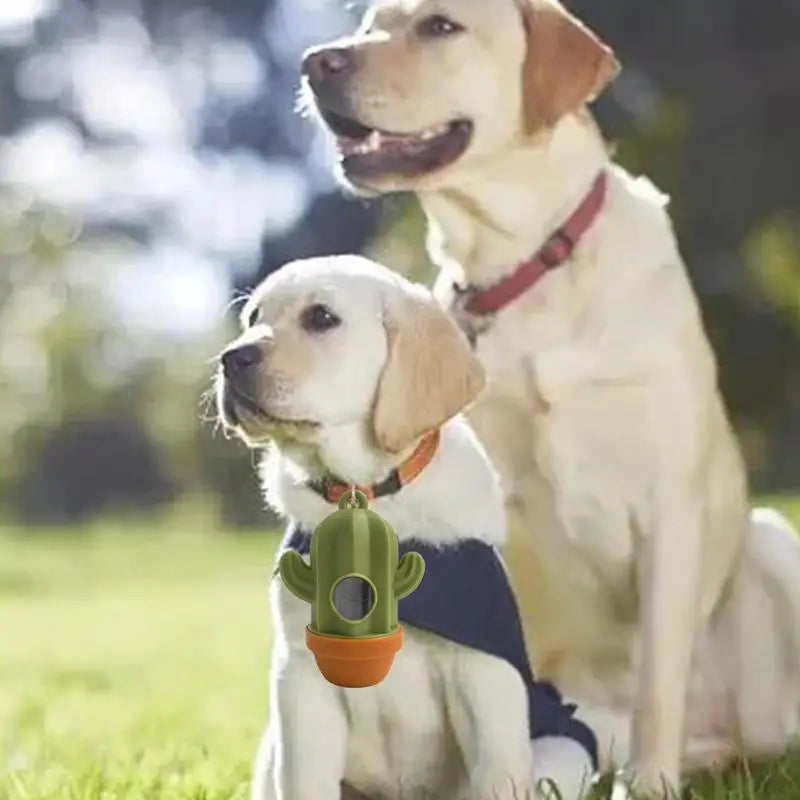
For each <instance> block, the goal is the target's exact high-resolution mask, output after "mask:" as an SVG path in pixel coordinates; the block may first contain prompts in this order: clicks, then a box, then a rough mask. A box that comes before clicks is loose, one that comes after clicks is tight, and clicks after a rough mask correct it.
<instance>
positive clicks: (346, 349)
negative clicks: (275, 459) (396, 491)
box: [217, 256, 485, 453]
mask: <svg viewBox="0 0 800 800" xmlns="http://www.w3.org/2000/svg"><path fill="white" fill-rule="evenodd" d="M242 328H243V331H242V334H241V336H239V337H238V338H237V339H236V340H235V341H233V342H231V343H230V345H229V346H228V347H227V348H226V350H225V351H224V352H223V354H222V356H221V357H220V366H219V371H218V378H217V386H218V391H217V402H218V407H219V411H220V416H221V417H222V420H223V422H224V423H225V425H226V426H228V427H229V428H232V429H234V430H235V431H236V432H237V433H238V434H239V435H240V436H241V437H242V438H243V439H244V440H245V441H246V442H247V443H248V444H250V445H253V446H257V445H260V444H264V443H266V442H267V441H268V440H274V441H275V442H276V444H278V445H279V446H281V445H290V444H291V443H302V444H306V445H309V444H310V445H313V444H314V443H315V442H317V441H320V440H321V439H322V438H324V435H325V432H326V430H327V429H330V428H333V427H336V426H343V425H352V424H353V423H363V429H364V430H366V431H367V432H368V434H369V436H370V439H371V441H372V442H373V443H374V444H375V446H376V447H377V448H379V449H381V450H383V451H388V452H393V453H394V452H401V451H402V450H404V449H405V448H407V447H409V446H410V445H411V444H413V443H414V441H415V440H416V439H417V438H418V437H419V436H421V435H422V434H423V433H425V432H426V431H428V430H430V429H432V428H435V427H437V426H439V425H441V424H442V423H443V422H445V421H446V420H448V419H449V418H450V417H452V416H454V415H455V414H457V413H458V412H459V411H461V410H462V409H463V408H464V407H465V406H467V405H468V404H469V403H471V402H472V401H473V400H474V399H475V397H476V396H477V394H478V393H479V392H480V390H481V389H482V387H483V385H484V380H485V378H484V372H483V369H482V368H481V366H480V364H479V362H478V361H477V360H476V359H475V357H474V356H473V355H472V354H471V352H470V351H469V348H468V346H467V344H466V342H465V340H464V337H463V335H462V334H461V332H460V331H459V330H458V328H457V327H456V325H455V324H454V323H453V322H452V321H451V320H450V318H449V317H448V316H447V314H445V312H444V311H443V310H441V309H440V308H439V306H438V305H437V304H436V303H435V301H434V300H433V298H432V296H431V294H430V293H429V292H428V290H427V289H425V288H423V287H421V286H415V285H413V284H411V283H409V282H408V281H406V280H405V279H403V278H401V277H399V276H398V275H395V274H394V273H392V272H390V271H389V270H387V269H385V268H383V267H380V266H378V265H377V264H373V263H372V262H370V261H367V260H366V259H363V258H360V257H356V256H342V257H331V258H322V259H311V260H308V261H299V262H295V263H292V264H289V265H287V266H285V267H283V268H282V269H280V270H278V272H276V273H274V274H273V275H272V276H270V277H269V278H267V280H266V281H265V282H264V283H263V284H262V285H261V286H260V287H259V288H258V289H257V290H256V291H255V292H254V293H253V295H252V296H251V297H250V299H249V301H248V302H247V304H246V305H245V307H244V309H243V312H242Z"/></svg>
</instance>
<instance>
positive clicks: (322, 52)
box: [303, 47, 355, 86]
mask: <svg viewBox="0 0 800 800" xmlns="http://www.w3.org/2000/svg"><path fill="white" fill-rule="evenodd" d="M354 69H355V55H354V53H353V51H352V49H349V48H343V47H330V48H322V49H317V50H311V51H310V52H309V53H307V54H306V56H305V58H304V59H303V74H304V75H306V76H307V77H308V79H309V80H310V81H311V84H312V86H315V85H319V84H321V83H325V82H326V81H328V80H331V79H341V78H345V77H347V76H348V75H350V73H351V72H353V70H354Z"/></svg>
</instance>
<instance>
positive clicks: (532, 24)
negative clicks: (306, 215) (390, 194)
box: [303, 0, 618, 191]
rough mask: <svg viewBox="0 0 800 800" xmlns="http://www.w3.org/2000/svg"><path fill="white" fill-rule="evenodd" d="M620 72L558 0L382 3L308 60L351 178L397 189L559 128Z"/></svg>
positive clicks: (307, 74)
mask: <svg viewBox="0 0 800 800" xmlns="http://www.w3.org/2000/svg"><path fill="white" fill-rule="evenodd" d="M617 68H618V65H617V61H616V59H615V58H614V55H613V53H612V52H611V50H610V49H609V48H608V47H607V46H606V45H604V44H603V43H602V42H601V41H600V40H599V39H598V38H597V37H596V36H595V35H594V34H593V33H592V32H591V31H590V30H588V29H587V28H586V27H585V26H584V25H582V24H581V23H580V22H579V21H578V20H577V19H576V18H575V17H574V16H572V15H571V14H570V13H568V12H567V11H566V10H565V9H564V8H563V7H562V6H561V5H559V3H558V2H557V1H556V0H492V1H491V2H488V0H378V2H376V4H375V5H374V6H373V7H372V9H371V10H370V11H369V12H368V13H367V15H366V17H365V19H364V21H363V23H362V26H361V28H360V29H359V31H358V32H357V33H356V34H355V35H354V36H353V37H351V38H348V39H342V40H339V41H336V42H332V43H330V44H327V45H323V46H320V47H316V48H314V49H312V50H310V51H309V52H308V53H307V54H306V56H305V58H304V61H303V76H304V84H305V87H306V91H307V92H308V93H309V94H310V95H311V96H312V97H313V100H314V103H315V105H316V108H317V110H318V111H319V114H320V116H321V117H322V119H323V121H324V122H325V124H326V125H327V127H328V128H329V129H330V130H331V131H332V133H333V134H334V136H335V137H336V141H337V145H338V149H339V152H340V154H341V161H340V163H341V171H342V173H343V177H344V178H345V179H346V180H347V181H349V182H350V183H351V184H352V185H353V186H355V187H356V188H360V189H364V190H368V191H392V190H398V189H410V190H424V189H431V188H437V187H439V186H441V185H446V182H447V179H448V177H453V176H454V174H455V173H457V171H458V170H459V168H465V167H468V166H469V164H470V163H475V162H476V161H478V160H480V159H482V158H485V157H486V156H489V155H492V154H493V153H496V152H498V151H499V150H500V149H502V148H507V147H508V146H509V144H510V143H513V142H515V141H518V140H519V139H520V137H527V136H531V135H534V134H536V133H538V132H540V131H542V130H546V129H548V128H551V127H552V126H553V125H554V124H555V123H556V122H557V121H558V120H559V119H560V118H561V117H563V116H564V115H565V114H568V113H570V112H572V111H576V110H578V109H579V108H580V107H581V106H582V105H583V104H585V103H586V102H588V101H589V100H591V99H592V98H594V97H595V96H596V95H597V94H598V93H599V92H600V91H601V90H602V89H603V87H604V86H605V85H606V84H607V83H608V82H609V81H610V80H611V79H612V78H613V77H614V75H615V74H616V71H617Z"/></svg>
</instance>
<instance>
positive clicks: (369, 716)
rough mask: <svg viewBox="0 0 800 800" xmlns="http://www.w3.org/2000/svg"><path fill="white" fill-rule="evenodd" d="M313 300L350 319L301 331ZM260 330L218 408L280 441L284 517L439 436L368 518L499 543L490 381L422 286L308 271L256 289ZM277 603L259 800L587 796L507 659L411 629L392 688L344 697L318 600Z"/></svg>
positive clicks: (305, 517) (340, 269)
mask: <svg viewBox="0 0 800 800" xmlns="http://www.w3.org/2000/svg"><path fill="white" fill-rule="evenodd" d="M314 304H324V305H325V306H326V307H327V308H329V309H331V310H332V311H333V313H335V315H336V316H337V317H338V319H339V320H340V324H339V325H338V326H336V327H334V328H333V329H331V330H329V331H328V332H325V333H322V332H316V333H315V332H309V331H307V330H305V329H304V327H303V325H302V323H301V320H302V318H303V309H306V308H308V307H310V306H312V305H314ZM248 319H249V320H250V321H251V323H253V324H249V325H248V324H246V323H245V330H244V332H243V333H242V335H241V337H240V338H239V339H237V340H236V341H235V342H233V343H232V345H231V346H230V348H229V350H230V352H233V351H235V350H236V349H237V348H241V347H243V346H247V345H254V346H256V347H257V348H258V350H259V352H260V363H252V364H251V365H250V367H249V368H247V369H244V370H243V371H242V372H241V373H236V374H235V375H230V374H228V375H227V377H226V375H225V374H224V371H223V370H221V372H220V376H219V395H218V398H219V406H220V409H221V412H222V415H223V419H224V420H225V422H226V423H227V425H228V426H229V427H231V428H234V429H235V430H236V431H237V432H238V433H239V434H240V435H241V436H242V437H243V438H244V439H245V440H246V441H247V442H248V443H249V444H251V445H252V446H254V447H258V446H261V445H264V444H266V443H267V442H272V449H271V451H270V453H269V456H268V458H267V459H266V461H265V463H264V467H263V479H264V487H265V490H266V493H267V497H268V500H269V502H270V504H271V505H272V506H273V507H274V508H275V509H277V510H278V511H280V512H282V513H284V514H286V515H287V516H289V517H290V518H292V519H294V520H296V521H298V522H299V523H301V524H302V526H303V527H305V528H306V529H308V530H311V529H313V528H314V527H315V526H316V525H317V524H318V523H319V522H320V521H321V520H322V519H323V518H324V517H326V516H327V515H328V514H330V513H332V511H333V510H334V509H335V507H333V506H331V505H330V504H329V503H327V502H326V501H324V500H323V499H322V498H321V497H320V496H319V495H318V494H316V493H315V492H314V491H312V490H311V489H310V488H309V487H308V485H307V483H306V481H307V480H308V479H310V478H315V477H319V476H320V475H321V474H322V473H324V472H325V471H329V472H331V473H333V474H336V475H338V476H340V477H341V478H343V479H345V480H349V481H352V482H354V483H357V484H360V485H368V484H370V483H372V482H374V481H376V480H379V479H382V478H383V477H385V475H386V474H387V473H388V471H389V470H390V469H391V468H392V467H393V466H395V465H396V464H398V463H399V462H400V461H401V460H402V459H403V458H404V457H406V455H407V454H408V453H409V452H410V450H411V449H413V447H414V444H415V442H416V440H417V439H418V437H419V436H420V434H422V433H423V432H425V431H426V430H428V429H429V428H431V427H433V426H439V425H442V428H441V444H440V447H439V450H438V451H437V453H436V455H435V457H434V459H433V461H432V462H431V464H430V465H429V466H428V467H427V468H426V469H425V470H424V471H423V472H422V474H421V475H420V476H419V477H418V478H417V479H416V480H414V481H413V482H412V483H410V484H408V485H407V486H405V487H404V488H403V489H402V490H401V491H400V492H398V493H397V494H395V495H392V496H388V497H384V498H380V499H378V500H376V501H374V502H373V503H372V504H371V507H372V508H373V509H374V510H375V511H377V512H378V513H379V514H380V515H381V516H383V517H384V518H385V519H386V520H387V521H388V522H389V523H390V524H391V525H392V527H393V528H394V530H395V532H396V533H397V535H398V537H399V538H400V539H401V540H403V539H408V538H415V539H417V540H423V541H430V542H435V543H440V544H443V545H454V544H457V543H458V541H459V540H461V539H464V538H469V537H472V538H479V539H482V540H485V541H488V542H491V543H496V544H500V543H502V541H503V540H504V537H505V513H504V508H503V497H502V492H501V490H500V486H499V480H498V478H497V475H496V473H495V471H494V469H493V467H492V466H491V464H490V462H489V460H488V458H487V456H486V454H485V452H484V450H483V448H482V446H481V445H480V444H479V442H478V440H477V438H476V437H475V435H474V433H473V431H472V430H471V428H470V427H469V426H468V425H467V423H466V422H465V421H464V419H463V418H462V417H461V416H457V415H458V413H459V412H460V411H461V409H462V408H463V407H464V406H466V405H467V404H468V403H470V402H471V401H472V400H473V399H474V398H475V397H476V395H477V394H478V392H479V391H480V390H481V389H482V387H483V385H484V372H483V369H482V367H481V366H480V363H479V362H478V361H477V359H475V358H474V357H473V356H472V355H471V354H470V352H469V350H468V348H467V346H466V344H465V342H464V341H463V337H462V336H461V334H460V332H459V331H458V328H457V327H456V325H455V324H454V323H453V322H452V321H451V320H450V318H449V317H448V316H447V314H446V313H445V312H444V311H443V310H441V308H440V307H439V306H438V305H437V303H436V302H435V300H434V299H433V297H432V295H431V294H430V292H429V291H428V290H427V289H424V288H423V287H419V286H413V285H412V284H410V283H408V282H407V281H405V280H404V279H402V278H400V277H399V276H397V275H395V274H393V273H391V272H389V270H386V269H383V268H379V267H378V266H377V265H374V264H372V263H370V262H367V261H365V260H364V259H360V258H358V257H355V256H354V257H340V258H330V259H320V260H312V261H307V262H297V263H295V264H292V265H289V266H286V267H284V268H282V269H281V270H279V271H278V272H277V273H275V274H273V275H272V276H271V277H270V278H268V279H267V280H266V282H265V283H264V284H263V285H262V286H261V287H260V288H259V289H257V290H256V291H255V292H254V294H253V296H252V297H251V298H250V300H249V301H248V303H247V306H246V307H245V309H244V312H243V320H245V321H247V320H248ZM223 358H224V357H223ZM251 361H252V359H251ZM270 597H271V610H272V616H273V622H274V636H275V646H274V652H273V657H272V674H271V683H270V687H271V693H270V697H271V702H270V706H271V717H270V722H269V725H268V728H267V731H266V733H265V737H264V741H263V744H262V747H261V751H260V754H259V758H258V763H257V767H256V774H255V780H254V784H253V798H254V800H338V798H339V791H340V781H345V782H346V783H347V784H348V785H349V786H351V787H354V788H355V789H356V790H358V791H361V792H364V793H366V794H368V795H369V796H380V797H382V798H386V799H387V800H400V798H411V799H412V800H413V798H416V797H437V798H446V800H451V799H452V800H461V799H462V798H465V799H467V800H488V799H489V798H493V797H496V798H509V800H510V798H512V797H520V798H533V796H534V795H533V793H532V791H533V790H532V787H533V783H534V781H538V780H539V779H542V778H551V779H553V780H554V781H556V782H557V783H558V784H559V785H560V790H561V793H562V797H563V798H564V800H569V799H570V798H577V797H579V796H580V795H581V788H582V786H583V785H586V784H587V783H588V778H589V777H590V773H591V762H590V759H589V756H588V754H587V753H586V751H584V750H583V749H582V748H581V746H580V745H579V744H577V742H575V741H573V740H572V739H568V738H564V737H558V736H552V737H543V738H541V739H537V740H535V741H534V742H533V743H531V742H530V741H529V733H528V718H527V713H528V712H527V708H528V705H527V700H526V696H525V689H524V687H523V683H522V681H521V679H520V677H519V675H518V674H517V673H516V671H515V670H514V668H513V667H512V666H510V665H509V664H507V663H506V662H504V661H502V660H500V659H498V658H495V657H493V656H490V655H486V654H484V653H479V652H477V651H474V650H470V649H468V648H465V647H462V646H459V645H456V644H453V643H452V642H448V641H445V640H443V639H440V638H438V637H436V636H433V635H432V634H428V633H425V632H422V631H420V630H417V629H413V628H410V627H409V628H407V630H406V643H405V646H404V648H403V650H402V651H401V653H400V654H399V655H398V656H397V657H396V659H395V663H394V666H393V668H392V671H391V672H390V674H389V676H388V677H387V678H386V679H385V680H384V682H383V683H382V684H380V685H379V686H377V687H374V688H370V689H339V688H337V687H334V686H332V685H331V684H329V683H327V682H326V680H325V679H324V678H323V677H322V676H321V674H320V673H319V671H318V669H317V667H316V665H315V663H314V660H313V657H312V655H311V653H310V652H309V651H308V650H307V648H306V646H305V643H304V632H305V627H306V625H307V624H308V620H309V613H310V611H309V607H308V605H307V604H305V603H303V602H302V601H300V600H298V599H297V598H296V597H295V596H294V595H292V594H291V593H290V592H289V591H288V590H287V589H286V588H285V587H284V586H283V584H282V582H281V581H280V580H279V579H277V578H276V579H275V580H274V581H273V583H272V586H271V590H270ZM512 784H513V786H514V787H515V789H514V792H516V793H514V794H512V790H511V789H510V787H511V785H512ZM537 796H538V795H537Z"/></svg>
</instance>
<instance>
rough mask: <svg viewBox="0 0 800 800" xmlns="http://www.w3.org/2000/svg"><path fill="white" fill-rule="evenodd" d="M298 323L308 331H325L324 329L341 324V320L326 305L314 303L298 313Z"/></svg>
mask: <svg viewBox="0 0 800 800" xmlns="http://www.w3.org/2000/svg"><path fill="white" fill-rule="evenodd" d="M300 324H301V325H302V326H303V329H304V330H306V331H308V332H309V333H325V331H329V330H331V329H332V328H336V327H338V326H339V325H341V324H342V321H341V320H340V319H339V317H337V316H336V314H334V313H333V311H331V310H330V309H329V308H328V306H324V305H322V304H321V303H315V304H314V305H313V306H309V307H308V308H306V309H304V311H303V313H302V314H301V315H300Z"/></svg>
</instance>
